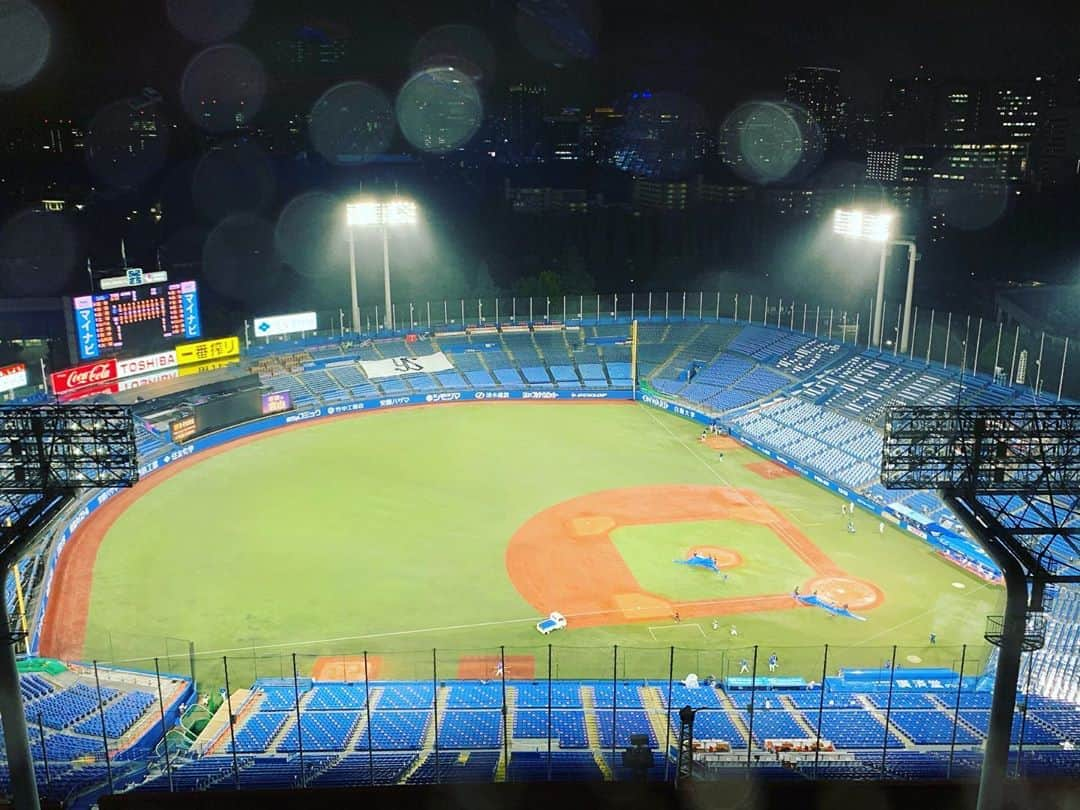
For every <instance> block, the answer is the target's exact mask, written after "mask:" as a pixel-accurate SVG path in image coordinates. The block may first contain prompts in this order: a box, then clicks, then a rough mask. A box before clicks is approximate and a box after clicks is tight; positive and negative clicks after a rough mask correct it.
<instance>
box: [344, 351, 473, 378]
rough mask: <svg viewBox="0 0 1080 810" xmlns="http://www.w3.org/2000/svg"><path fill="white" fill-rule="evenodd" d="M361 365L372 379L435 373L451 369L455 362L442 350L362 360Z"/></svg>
mask: <svg viewBox="0 0 1080 810" xmlns="http://www.w3.org/2000/svg"><path fill="white" fill-rule="evenodd" d="M359 362H360V367H361V368H362V369H364V373H365V374H367V375H368V377H369V378H370V379H372V380H378V379H382V378H383V377H403V376H404V375H406V374H433V373H434V372H436V371H450V370H451V369H453V367H454V364H453V363H451V362H450V361H449V360H447V359H446V355H445V354H443V353H442V352H437V353H436V354H425V355H421V356H420V357H389V358H387V359H386V360H361V361H359Z"/></svg>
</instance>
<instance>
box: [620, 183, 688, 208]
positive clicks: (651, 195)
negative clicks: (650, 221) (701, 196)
mask: <svg viewBox="0 0 1080 810" xmlns="http://www.w3.org/2000/svg"><path fill="white" fill-rule="evenodd" d="M693 192H694V181H693V180H662V179H657V178H651V177H635V178H634V196H633V200H634V205H636V206H637V207H639V208H659V209H662V210H664V211H685V210H686V209H687V208H689V207H690V206H691V205H693V202H694V193H693Z"/></svg>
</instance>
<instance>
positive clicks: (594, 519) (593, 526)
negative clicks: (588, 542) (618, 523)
mask: <svg viewBox="0 0 1080 810" xmlns="http://www.w3.org/2000/svg"><path fill="white" fill-rule="evenodd" d="M567 528H569V529H570V534H571V536H573V537H592V536H595V535H598V534H607V533H608V532H610V531H611V530H612V529H614V528H615V521H614V520H612V519H611V518H609V517H608V516H607V515H590V516H588V517H576V518H570V520H569V521H567Z"/></svg>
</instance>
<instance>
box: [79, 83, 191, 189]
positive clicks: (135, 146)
mask: <svg viewBox="0 0 1080 810" xmlns="http://www.w3.org/2000/svg"><path fill="white" fill-rule="evenodd" d="M170 131H171V128H170V125H169V122H168V121H167V120H166V119H165V118H163V116H162V115H161V113H160V112H159V109H158V106H157V105H156V104H153V103H147V101H146V99H145V98H138V97H135V98H130V99H123V100H121V101H115V102H113V103H112V104H108V105H106V106H105V107H102V108H101V109H100V110H98V112H97V113H96V114H95V115H94V117H93V118H92V119H91V120H90V124H89V126H88V127H87V128H86V140H85V145H86V148H85V150H84V151H85V155H86V161H87V165H88V166H89V168H90V171H91V172H93V174H94V175H95V176H97V177H98V178H100V179H101V180H103V181H104V182H106V183H108V184H109V185H110V186H113V187H114V188H121V189H130V188H135V187H137V186H140V185H142V184H143V183H145V182H146V181H147V180H149V179H150V178H151V177H152V176H153V175H154V174H156V173H157V172H158V171H159V170H160V169H161V168H162V167H163V166H164V165H165V159H166V157H167V156H168V152H169V141H170Z"/></svg>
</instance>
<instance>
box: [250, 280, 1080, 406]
mask: <svg viewBox="0 0 1080 810" xmlns="http://www.w3.org/2000/svg"><path fill="white" fill-rule="evenodd" d="M873 303H874V302H873V299H872V298H867V299H866V300H865V302H864V303H863V304H862V305H861V306H850V305H835V304H829V303H821V302H820V301H817V302H814V301H807V300H800V299H798V298H796V297H790V298H787V297H783V296H768V295H760V294H754V293H747V292H738V291H735V292H732V291H722V292H720V291H711V292H706V291H701V290H698V291H671V292H626V293H605V294H599V295H598V294H596V293H590V294H584V295H562V296H545V297H531V298H530V297H512V296H509V297H508V296H500V297H495V296H487V297H478V298H456V299H443V300H436V301H405V302H398V303H395V304H393V305H392V318H391V324H390V326H391V328H389V329H388V328H387V326H386V323H385V320H386V319H385V317H384V313H383V312H382V311H380V308H379V305H375V306H372V307H361V309H360V318H361V323H360V325H359V328H356V327H355V325H353V324H351V323H350V316H349V312H350V307H349V306H343V307H342V308H341V309H337V310H322V311H320V312H318V313H317V325H318V329H317V330H315V331H314V332H304V333H298V334H290V335H277V336H274V337H269V338H260V337H258V336H257V335H256V334H255V333H254V331H253V330H252V327H251V324H250V323H249V322H247V321H245V322H244V324H243V326H242V327H241V329H242V334H244V335H245V338H246V340H245V343H246V348H247V350H248V351H251V350H252V349H254V350H256V351H258V350H259V349H260V348H264V347H277V348H284V347H286V346H288V345H290V344H293V343H298V342H299V343H303V342H307V341H313V342H319V341H324V340H332V339H341V338H344V337H347V336H351V337H355V336H357V335H359V336H361V337H364V338H368V337H371V338H379V337H390V336H393V335H404V334H407V333H409V332H418V331H431V332H434V331H440V332H442V331H454V330H462V329H465V328H475V327H483V326H489V327H492V326H501V325H520V324H537V323H539V324H545V323H548V324H554V323H559V324H565V325H567V326H601V325H605V324H606V325H614V324H629V322H630V321H631V320H635V319H636V320H639V321H646V322H655V323H693V322H703V323H705V322H717V321H729V322H732V323H742V324H757V325H760V326H770V327H774V328H779V329H786V330H790V331H794V332H800V333H803V334H806V335H812V336H814V337H817V338H820V339H824V340H834V341H837V342H839V343H844V344H848V345H851V346H852V347H856V348H861V349H870V348H872V347H871V323H872V320H873ZM882 308H883V315H882V336H881V347H880V350H881V351H882V352H884V353H886V354H888V355H890V356H892V357H895V358H898V359H901V358H902V359H906V360H907V361H908V362H910V363H918V364H922V365H925V366H927V367H939V368H942V369H943V370H949V369H952V370H953V371H954V372H958V373H960V374H963V375H968V374H970V375H986V376H988V377H992V378H994V379H995V380H997V381H998V382H999V384H1001V385H1003V386H1008V387H1010V388H1013V389H1014V390H1018V391H1019V390H1022V391H1024V392H1030V394H1031V395H1032V397H1034V398H1041V400H1042V401H1044V402H1045V401H1049V402H1054V401H1057V400H1059V399H1060V398H1062V397H1074V398H1075V397H1080V373H1077V372H1076V370H1075V368H1076V367H1075V362H1076V361H1075V359H1074V358H1070V347H1069V342H1070V340H1069V338H1068V337H1062V336H1056V335H1052V334H1048V333H1046V332H1045V331H1042V330H1038V329H1033V328H1031V327H1028V326H1024V325H1021V324H1020V323H1018V322H1017V321H1015V320H1013V319H1010V318H1009V317H1008V316H1007V315H1006V314H1005V313H1000V314H999V315H998V316H997V317H986V316H979V315H971V314H968V313H962V312H951V311H949V310H947V309H941V308H936V307H926V306H914V307H913V308H912V312H911V319H910V326H909V330H908V340H907V343H906V345H904V343H903V337H904V334H903V332H904V330H903V302H902V301H900V300H895V301H894V300H889V299H886V300H885V301H884V302H883V306H882ZM383 309H385V307H383ZM1072 353H1073V354H1075V353H1076V347H1075V346H1073V347H1072Z"/></svg>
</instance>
